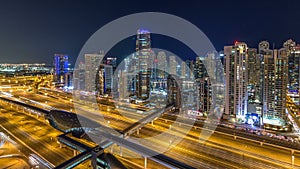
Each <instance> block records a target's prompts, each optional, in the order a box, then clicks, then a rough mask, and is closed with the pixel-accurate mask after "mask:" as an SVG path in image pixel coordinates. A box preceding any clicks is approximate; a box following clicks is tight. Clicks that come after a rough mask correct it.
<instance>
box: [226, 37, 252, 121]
mask: <svg viewBox="0 0 300 169" xmlns="http://www.w3.org/2000/svg"><path fill="white" fill-rule="evenodd" d="M224 55H225V60H226V67H225V68H226V69H225V74H226V97H225V114H224V115H223V118H225V119H236V118H237V119H238V120H239V119H243V117H244V116H245V115H246V114H247V104H248V94H247V79H248V71H247V62H248V47H247V44H246V43H243V42H236V43H235V44H234V45H233V46H225V47H224Z"/></svg>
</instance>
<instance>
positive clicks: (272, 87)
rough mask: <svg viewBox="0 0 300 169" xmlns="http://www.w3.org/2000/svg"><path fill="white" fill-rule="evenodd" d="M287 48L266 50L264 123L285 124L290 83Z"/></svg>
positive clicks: (264, 54) (264, 55)
mask: <svg viewBox="0 0 300 169" xmlns="http://www.w3.org/2000/svg"><path fill="white" fill-rule="evenodd" d="M287 54H288V52H287V50H286V49H284V48H283V49H280V50H273V51H272V50H266V51H265V52H264V53H263V57H264V82H263V84H264V88H263V98H264V99H263V122H264V125H265V126H266V125H267V126H268V125H272V126H274V125H275V126H284V125H286V124H285V122H286V120H287V115H286V112H285V111H286V90H287V84H288V57H287Z"/></svg>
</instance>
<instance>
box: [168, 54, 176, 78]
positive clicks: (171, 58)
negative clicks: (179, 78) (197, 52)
mask: <svg viewBox="0 0 300 169" xmlns="http://www.w3.org/2000/svg"><path fill="white" fill-rule="evenodd" d="M177 65H178V63H177V61H176V58H175V56H169V74H171V75H176V74H177Z"/></svg>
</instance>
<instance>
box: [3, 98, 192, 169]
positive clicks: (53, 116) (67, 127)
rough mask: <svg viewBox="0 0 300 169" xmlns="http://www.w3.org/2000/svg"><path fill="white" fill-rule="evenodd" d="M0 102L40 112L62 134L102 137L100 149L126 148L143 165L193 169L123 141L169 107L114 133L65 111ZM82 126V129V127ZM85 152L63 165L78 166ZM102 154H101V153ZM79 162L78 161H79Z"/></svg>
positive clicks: (8, 100) (12, 101)
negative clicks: (142, 158) (138, 158)
mask: <svg viewBox="0 0 300 169" xmlns="http://www.w3.org/2000/svg"><path fill="white" fill-rule="evenodd" d="M1 99H2V100H5V101H7V102H11V103H13V104H17V105H20V106H23V107H28V108H30V109H32V110H35V111H37V112H41V113H42V114H43V115H44V116H45V118H47V119H48V121H49V122H50V125H51V126H53V127H54V128H56V129H58V130H61V131H63V132H73V131H79V133H82V134H83V133H84V132H88V133H89V134H93V135H95V136H97V137H99V136H101V137H104V138H105V139H106V141H104V142H103V145H102V146H104V147H102V148H107V147H109V146H110V145H112V144H113V143H116V144H118V145H121V146H123V147H126V148H128V149H130V150H132V151H135V152H137V153H139V154H141V155H142V156H144V157H146V158H145V165H146V159H147V158H150V159H152V160H153V161H156V162H158V163H160V164H162V165H165V166H167V167H170V168H187V169H188V168H193V167H191V166H188V165H186V164H184V163H181V162H179V161H176V160H174V159H171V158H169V157H167V156H165V155H156V156H154V157H151V155H153V154H157V153H156V152H155V151H153V150H150V149H148V148H146V147H143V146H141V145H138V144H135V143H132V142H130V141H127V140H125V137H126V136H128V135H129V134H131V133H133V132H134V131H136V130H138V129H139V128H141V127H143V126H144V125H146V124H147V123H148V122H151V121H152V120H154V119H155V118H157V117H159V116H160V115H161V114H163V113H164V112H165V111H166V110H167V111H168V110H170V109H171V107H168V108H167V109H166V110H161V111H156V112H154V113H151V114H149V115H147V116H146V117H144V118H142V119H141V120H139V121H138V122H136V123H134V124H132V125H131V126H129V127H128V128H126V129H125V130H123V131H121V132H120V133H121V134H120V133H119V132H116V131H115V130H113V129H110V128H108V127H105V126H99V124H97V123H96V122H94V121H92V120H90V119H87V118H83V119H84V120H83V121H82V120H81V121H79V120H78V118H77V116H78V115H77V114H75V113H72V112H66V111H61V110H45V109H42V108H39V107H36V106H32V105H29V104H26V103H24V102H21V101H17V100H12V99H11V98H10V99H8V98H4V97H1ZM82 125H83V126H84V127H82ZM99 129H101V130H102V131H100V130H99ZM111 133H114V134H117V135H113V134H111ZM60 140H64V141H65V142H66V143H69V144H70V143H71V141H70V140H69V141H68V139H67V138H66V137H64V136H61V137H60ZM70 145H72V144H70ZM72 146H73V147H74V148H76V149H77V148H79V147H81V151H83V150H84V149H86V148H87V147H85V148H84V147H82V145H80V146H79V147H78V145H77V147H75V143H74V142H73V145H72ZM85 151H87V150H85ZM85 151H83V152H82V153H81V154H79V155H80V158H79V157H77V156H75V157H74V158H72V159H73V160H72V159H71V160H70V161H69V162H66V163H65V164H64V165H69V164H71V163H72V162H73V164H74V165H75V163H76V164H79V163H78V159H81V160H82V159H85V158H91V157H90V156H89V155H87V154H92V153H91V152H93V151H90V150H88V151H90V153H87V154H86V153H84V152H85ZM102 154H103V153H102ZM79 161H80V160H79Z"/></svg>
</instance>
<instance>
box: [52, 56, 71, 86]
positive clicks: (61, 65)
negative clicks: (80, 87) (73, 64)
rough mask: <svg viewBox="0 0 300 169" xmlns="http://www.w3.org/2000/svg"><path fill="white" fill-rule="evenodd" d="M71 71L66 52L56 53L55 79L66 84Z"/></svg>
mask: <svg viewBox="0 0 300 169" xmlns="http://www.w3.org/2000/svg"><path fill="white" fill-rule="evenodd" d="M68 72H69V57H68V55H65V54H54V76H53V77H54V81H55V82H57V84H60V85H62V86H63V85H64V83H65V81H66V74H67V73H68Z"/></svg>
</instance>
